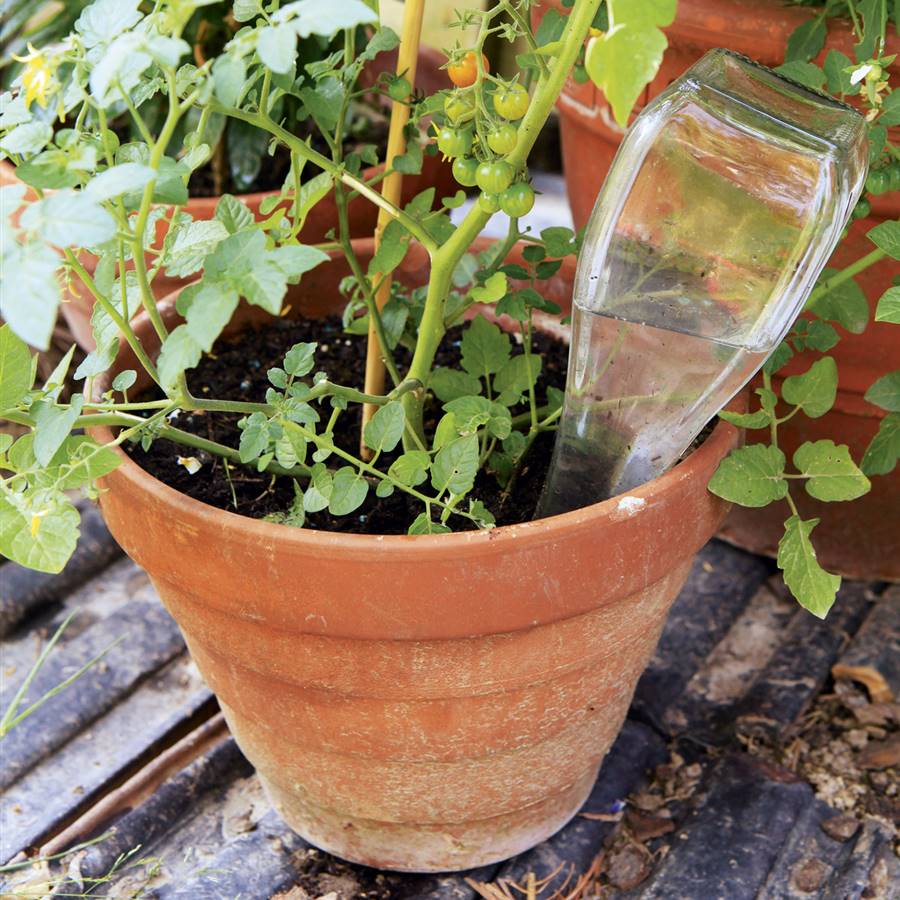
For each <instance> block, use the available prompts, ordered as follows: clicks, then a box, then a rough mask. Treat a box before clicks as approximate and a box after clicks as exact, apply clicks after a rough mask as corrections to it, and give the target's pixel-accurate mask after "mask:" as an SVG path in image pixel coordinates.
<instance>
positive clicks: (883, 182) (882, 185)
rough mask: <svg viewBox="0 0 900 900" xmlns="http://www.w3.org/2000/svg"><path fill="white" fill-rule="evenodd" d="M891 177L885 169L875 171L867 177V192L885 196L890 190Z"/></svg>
mask: <svg viewBox="0 0 900 900" xmlns="http://www.w3.org/2000/svg"><path fill="white" fill-rule="evenodd" d="M888 182H889V176H888V173H887V171H886V170H885V169H873V170H872V171H871V172H869V174H868V176H867V177H866V190H867V191H868V192H869V193H870V194H875V195H876V196H877V195H878V194H883V193H884V192H885V191H886V190H887V189H888Z"/></svg>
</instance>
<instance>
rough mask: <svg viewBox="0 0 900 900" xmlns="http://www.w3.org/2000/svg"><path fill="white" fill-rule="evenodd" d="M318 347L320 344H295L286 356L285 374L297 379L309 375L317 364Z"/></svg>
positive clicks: (306, 342) (307, 342) (308, 342)
mask: <svg viewBox="0 0 900 900" xmlns="http://www.w3.org/2000/svg"><path fill="white" fill-rule="evenodd" d="M316 347H318V344H316V343H313V342H310V341H305V342H303V343H299V344H294V346H293V347H291V349H290V350H288V352H287V353H286V354H285V356H284V370H285V372H287V373H288V375H293V376H294V377H297V378H302V377H303V376H304V375H307V374H309V373H310V372H311V371H312V370H313V366H314V365H315V364H316Z"/></svg>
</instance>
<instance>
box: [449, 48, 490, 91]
mask: <svg viewBox="0 0 900 900" xmlns="http://www.w3.org/2000/svg"><path fill="white" fill-rule="evenodd" d="M481 67H482V69H483V70H484V71H485V72H489V71H490V65H489V64H488V58H487V57H486V56H485V55H484V54H483V53H482V54H481ZM447 74H448V75H449V76H450V80H451V81H452V82H453V83H454V84H455V85H456V86H457V87H461V88H467V87H471V86H472V85H473V84H475V82H476V81H477V79H478V57H477V56H476V55H475V51H474V50H469V51H468V52H467V53H466V54H465V55H464V56H462V57H461V58H460V59H457V60H455V61H454V62H451V63H450V65H449V66H447Z"/></svg>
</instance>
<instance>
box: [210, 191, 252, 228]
mask: <svg viewBox="0 0 900 900" xmlns="http://www.w3.org/2000/svg"><path fill="white" fill-rule="evenodd" d="M216 218H217V219H218V220H219V221H220V222H221V223H222V224H223V225H224V226H225V229H226V231H227V232H228V233H229V234H237V232H239V231H243V230H244V229H245V228H249V227H250V226H251V225H253V221H254V220H253V213H252V212H250V210H249V209H248V208H247V206H246V205H245V204H244V203H243V202H242V201H240V200H239V199H238V198H237V197H233V196H232V195H231V194H222V196H221V197H220V198H219V202H218V203H217V204H216Z"/></svg>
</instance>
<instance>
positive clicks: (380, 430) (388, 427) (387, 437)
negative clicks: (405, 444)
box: [363, 400, 406, 453]
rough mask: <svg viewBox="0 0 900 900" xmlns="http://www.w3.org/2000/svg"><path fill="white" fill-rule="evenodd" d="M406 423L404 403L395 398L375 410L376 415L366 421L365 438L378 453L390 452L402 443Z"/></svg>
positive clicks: (369, 445) (368, 444)
mask: <svg viewBox="0 0 900 900" xmlns="http://www.w3.org/2000/svg"><path fill="white" fill-rule="evenodd" d="M405 423H406V415H405V414H404V412H403V404H402V403H400V401H398V400H393V401H391V402H390V403H386V404H385V405H384V406H379V407H378V409H377V410H375V415H373V416H372V418H371V419H370V420H369V421H368V422H367V423H366V427H365V430H364V431H363V440H364V441H365V442H366V446H367V447H369V448H370V449H372V450H374V451H375V452H376V453H381V452H385V453H390V452H391V450H393V449H394V448H395V447H396V446H397V444H399V443H400V438H402V437H403V426H404V424H405Z"/></svg>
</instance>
